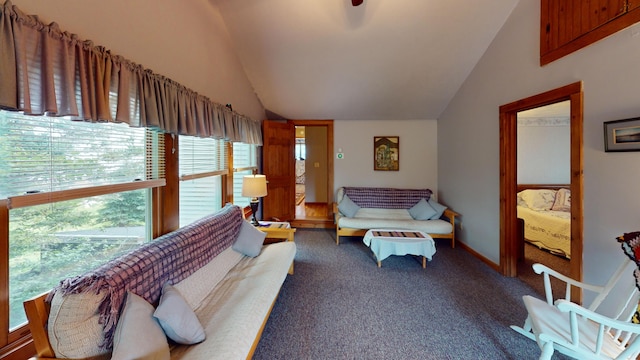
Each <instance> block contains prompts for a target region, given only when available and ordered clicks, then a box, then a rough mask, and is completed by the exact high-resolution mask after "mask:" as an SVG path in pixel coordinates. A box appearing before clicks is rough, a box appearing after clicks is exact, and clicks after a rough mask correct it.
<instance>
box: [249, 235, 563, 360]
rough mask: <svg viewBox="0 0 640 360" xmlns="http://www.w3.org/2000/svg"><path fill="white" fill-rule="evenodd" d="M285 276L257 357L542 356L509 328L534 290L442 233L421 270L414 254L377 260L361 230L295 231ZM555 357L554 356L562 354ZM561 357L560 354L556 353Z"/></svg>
mask: <svg viewBox="0 0 640 360" xmlns="http://www.w3.org/2000/svg"><path fill="white" fill-rule="evenodd" d="M296 243H297V245H298V252H297V254H296V260H295V274H294V275H293V276H289V277H288V278H287V280H286V281H285V283H284V285H283V287H282V290H281V293H280V296H279V298H278V300H277V301H276V304H275V306H274V309H273V311H272V314H271V317H270V319H269V321H268V322H267V325H266V327H265V330H264V333H263V335H262V339H261V341H260V343H259V345H258V347H257V349H256V352H255V355H254V359H537V358H538V356H539V354H540V351H539V349H538V347H537V345H536V344H535V343H534V342H533V341H531V340H529V339H527V338H525V337H523V336H522V335H519V334H517V333H516V332H514V331H513V330H511V329H510V328H509V325H511V324H518V325H521V324H522V322H523V321H524V319H525V317H526V311H525V309H524V305H523V304H522V299H521V298H522V295H525V294H532V295H535V294H536V291H535V290H534V289H532V288H531V287H530V286H528V285H527V284H525V283H524V282H522V281H521V280H519V279H517V278H507V277H503V276H501V275H500V274H498V273H497V272H496V271H494V270H492V269H490V268H489V267H488V266H486V265H485V264H483V263H482V262H480V261H479V260H477V259H476V258H474V257H473V256H472V255H470V254H469V253H468V252H466V251H464V250H462V249H458V248H456V249H451V247H450V246H449V243H448V242H446V241H444V242H440V241H436V246H437V253H436V254H435V255H434V258H433V261H431V262H429V263H428V264H427V268H426V269H422V268H421V266H420V263H419V262H418V261H417V259H415V258H413V257H411V256H402V257H400V256H392V257H390V258H388V259H386V260H384V261H383V262H382V268H378V267H377V266H376V263H375V261H374V259H373V257H372V254H371V252H370V251H369V249H368V248H367V247H365V246H364V244H363V243H362V241H361V238H357V237H352V238H345V239H344V240H342V241H341V244H340V245H339V246H338V245H336V244H335V232H334V230H332V229H326V230H325V229H298V231H297V232H296ZM556 356H557V355H556ZM556 358H557V359H560V358H561V357H559V356H557V357H554V359H556Z"/></svg>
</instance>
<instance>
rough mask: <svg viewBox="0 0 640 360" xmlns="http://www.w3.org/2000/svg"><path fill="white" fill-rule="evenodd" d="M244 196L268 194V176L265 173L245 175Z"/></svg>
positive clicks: (255, 196) (254, 196) (243, 182)
mask: <svg viewBox="0 0 640 360" xmlns="http://www.w3.org/2000/svg"><path fill="white" fill-rule="evenodd" d="M242 196H246V197H253V198H257V197H263V196H267V177H266V176H264V175H245V176H244V177H243V178H242Z"/></svg>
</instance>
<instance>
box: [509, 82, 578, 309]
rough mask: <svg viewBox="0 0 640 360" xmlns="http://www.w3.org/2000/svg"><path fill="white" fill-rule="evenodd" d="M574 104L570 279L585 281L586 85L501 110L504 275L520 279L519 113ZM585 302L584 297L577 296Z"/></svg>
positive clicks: (572, 122)
mask: <svg viewBox="0 0 640 360" xmlns="http://www.w3.org/2000/svg"><path fill="white" fill-rule="evenodd" d="M565 100H570V101H571V155H570V156H571V186H570V187H571V195H572V196H571V198H572V202H571V240H572V241H571V253H572V254H573V255H574V256H571V260H570V269H571V274H570V276H571V277H572V278H574V279H576V280H579V281H582V276H583V275H582V251H583V244H582V241H583V230H582V227H583V224H582V222H583V204H582V201H583V200H582V198H583V195H582V192H583V168H584V163H583V162H584V161H583V136H584V135H583V91H582V82H576V83H573V84H569V85H566V86H563V87H560V88H557V89H554V90H551V91H547V92H544V93H541V94H538V95H534V96H531V97H528V98H526V99H522V100H518V101H514V102H512V103H509V104H506V105H503V106H500V271H501V272H502V273H503V274H504V275H506V276H516V275H517V257H518V246H517V244H516V242H517V239H518V234H517V230H518V229H517V222H516V189H517V184H516V177H517V158H516V148H517V124H516V119H517V113H518V112H519V111H524V110H529V109H533V108H536V107H540V106H544V105H549V104H552V103H556V102H560V101H565ZM573 296H574V298H575V299H578V300H579V301H581V300H582V296H581V294H574V295H573Z"/></svg>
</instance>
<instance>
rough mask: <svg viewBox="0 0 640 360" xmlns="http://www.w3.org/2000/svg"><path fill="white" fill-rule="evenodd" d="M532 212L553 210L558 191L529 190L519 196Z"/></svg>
mask: <svg viewBox="0 0 640 360" xmlns="http://www.w3.org/2000/svg"><path fill="white" fill-rule="evenodd" d="M518 195H519V196H520V197H521V198H522V200H523V201H524V204H525V205H526V206H527V207H528V208H529V209H531V210H551V207H552V206H553V202H554V201H555V198H556V190H552V189H527V190H523V191H521V192H520V193H519V194H518Z"/></svg>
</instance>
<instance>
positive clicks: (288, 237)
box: [256, 221, 296, 275]
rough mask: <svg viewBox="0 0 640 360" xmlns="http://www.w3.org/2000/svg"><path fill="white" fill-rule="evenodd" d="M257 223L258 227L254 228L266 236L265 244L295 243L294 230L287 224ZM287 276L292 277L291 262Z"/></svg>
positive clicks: (275, 222)
mask: <svg viewBox="0 0 640 360" xmlns="http://www.w3.org/2000/svg"><path fill="white" fill-rule="evenodd" d="M259 223H260V225H259V226H256V229H258V230H260V231H262V232H264V233H266V234H267V237H266V238H265V239H264V243H265V244H271V243H275V242H280V241H291V242H295V241H294V235H295V233H296V229H295V228H292V227H291V224H289V223H288V222H277V221H260V222H259ZM289 274H290V275H293V262H292V263H291V267H289Z"/></svg>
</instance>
